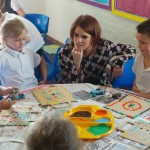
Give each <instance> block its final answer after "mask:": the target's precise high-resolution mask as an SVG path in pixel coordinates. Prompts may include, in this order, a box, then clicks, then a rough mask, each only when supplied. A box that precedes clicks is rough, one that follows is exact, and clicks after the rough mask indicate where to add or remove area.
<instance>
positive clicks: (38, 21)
mask: <svg viewBox="0 0 150 150" xmlns="http://www.w3.org/2000/svg"><path fill="white" fill-rule="evenodd" d="M25 18H26V19H27V20H29V21H31V22H32V23H33V24H34V25H35V26H36V27H37V29H38V30H39V32H40V33H41V34H42V35H43V39H44V41H45V40H46V33H47V32H48V26H49V20H50V18H49V17H48V16H46V15H43V14H34V13H33V14H25Z"/></svg>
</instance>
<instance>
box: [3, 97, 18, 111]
mask: <svg viewBox="0 0 150 150" xmlns="http://www.w3.org/2000/svg"><path fill="white" fill-rule="evenodd" d="M15 103H16V101H8V100H7V99H3V100H2V101H0V110H7V109H9V108H11V106H12V105H13V104H15Z"/></svg>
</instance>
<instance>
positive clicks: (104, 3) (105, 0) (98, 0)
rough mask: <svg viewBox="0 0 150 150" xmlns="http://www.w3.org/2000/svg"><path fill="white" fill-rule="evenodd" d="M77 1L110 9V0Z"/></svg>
mask: <svg viewBox="0 0 150 150" xmlns="http://www.w3.org/2000/svg"><path fill="white" fill-rule="evenodd" d="M79 1H80V2H83V3H87V4H90V5H93V6H96V7H100V8H103V9H107V10H110V9H111V0H79Z"/></svg>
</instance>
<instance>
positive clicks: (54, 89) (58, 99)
mask: <svg viewBox="0 0 150 150" xmlns="http://www.w3.org/2000/svg"><path fill="white" fill-rule="evenodd" d="M32 92H33V94H34V96H35V97H36V98H37V100H38V102H39V103H40V104H41V105H51V106H52V107H54V108H58V107H59V106H56V105H58V104H62V103H68V104H69V105H68V106H70V105H71V101H77V100H76V99H75V98H74V97H73V96H72V94H71V93H70V92H69V91H68V90H67V89H66V88H65V87H64V86H61V85H60V86H48V87H41V88H40V87H39V88H35V89H33V90H32ZM59 108H60V107H59Z"/></svg>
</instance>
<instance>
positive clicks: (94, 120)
mask: <svg viewBox="0 0 150 150" xmlns="http://www.w3.org/2000/svg"><path fill="white" fill-rule="evenodd" d="M64 116H65V117H67V118H69V120H71V121H72V122H73V123H74V124H75V125H76V128H77V131H78V135H79V137H80V138H82V139H98V138H101V137H103V136H106V135H108V134H109V133H111V132H112V131H113V130H114V117H113V115H112V114H111V113H110V112H109V111H108V110H106V109H104V108H100V107H98V106H97V105H80V106H78V107H74V108H72V109H70V110H68V111H66V112H64Z"/></svg>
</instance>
